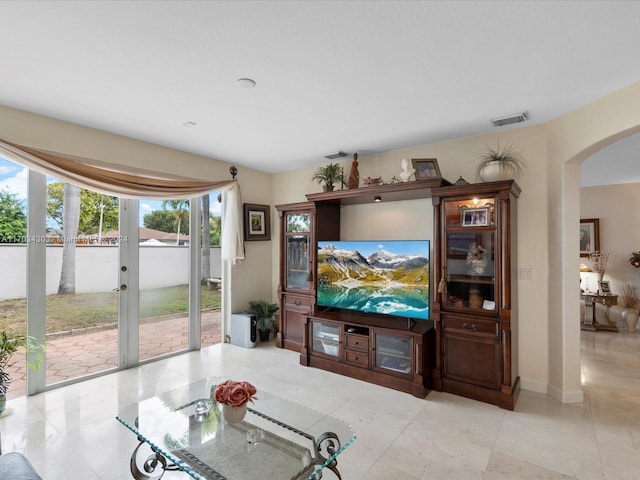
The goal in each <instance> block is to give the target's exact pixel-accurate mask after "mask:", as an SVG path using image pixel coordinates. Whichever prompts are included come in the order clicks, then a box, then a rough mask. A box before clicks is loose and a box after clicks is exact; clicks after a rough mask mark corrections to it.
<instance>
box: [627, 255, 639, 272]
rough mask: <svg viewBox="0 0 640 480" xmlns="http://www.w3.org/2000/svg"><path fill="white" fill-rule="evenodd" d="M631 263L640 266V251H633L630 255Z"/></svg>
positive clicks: (633, 265)
mask: <svg viewBox="0 0 640 480" xmlns="http://www.w3.org/2000/svg"><path fill="white" fill-rule="evenodd" d="M629 263H630V264H631V266H632V267H636V268H640V252H632V253H631V256H630V257H629Z"/></svg>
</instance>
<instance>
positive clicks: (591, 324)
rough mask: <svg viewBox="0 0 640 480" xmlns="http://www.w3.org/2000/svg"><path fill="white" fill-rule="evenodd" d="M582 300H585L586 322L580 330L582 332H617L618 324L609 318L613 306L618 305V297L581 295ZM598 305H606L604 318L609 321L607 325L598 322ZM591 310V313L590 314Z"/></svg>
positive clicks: (594, 294) (595, 294)
mask: <svg viewBox="0 0 640 480" xmlns="http://www.w3.org/2000/svg"><path fill="white" fill-rule="evenodd" d="M580 298H581V299H582V300H584V306H585V312H584V321H583V322H582V325H580V328H581V329H582V330H588V331H591V332H595V331H598V330H607V331H610V332H617V331H618V327H617V325H616V322H614V321H613V320H611V317H610V316H609V309H610V308H611V307H612V306H613V305H617V304H618V295H598V294H597V293H581V294H580ZM596 303H599V304H601V305H604V306H605V307H606V310H605V315H604V318H605V320H606V321H607V323H606V324H604V323H599V322H598V321H597V320H596V305H595V304H596ZM589 310H591V312H589Z"/></svg>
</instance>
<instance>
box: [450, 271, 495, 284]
mask: <svg viewBox="0 0 640 480" xmlns="http://www.w3.org/2000/svg"><path fill="white" fill-rule="evenodd" d="M449 281H450V282H458V283H477V284H483V285H493V284H494V283H495V282H496V279H495V278H493V277H487V276H474V275H453V274H452V275H449Z"/></svg>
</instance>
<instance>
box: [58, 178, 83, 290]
mask: <svg viewBox="0 0 640 480" xmlns="http://www.w3.org/2000/svg"><path fill="white" fill-rule="evenodd" d="M79 224H80V187H78V186H77V185H72V184H70V183H65V184H64V200H63V207H62V240H63V242H62V245H63V246H62V271H61V272H60V283H59V284H58V295H67V294H74V293H76V240H77V239H78V225H79Z"/></svg>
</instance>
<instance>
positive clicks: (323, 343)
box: [311, 321, 340, 357]
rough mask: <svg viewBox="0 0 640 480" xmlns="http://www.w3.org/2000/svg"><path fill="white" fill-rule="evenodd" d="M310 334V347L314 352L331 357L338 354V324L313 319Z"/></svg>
mask: <svg viewBox="0 0 640 480" xmlns="http://www.w3.org/2000/svg"><path fill="white" fill-rule="evenodd" d="M311 335H312V337H311V348H312V350H313V351H314V352H320V353H324V354H325V355H330V356H332V357H337V356H339V355H340V348H339V347H340V327H339V326H338V325H334V324H330V323H323V322H318V321H313V322H312V329H311Z"/></svg>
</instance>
